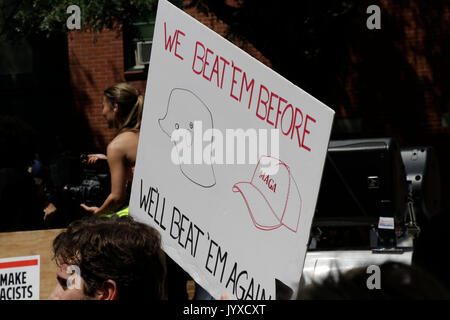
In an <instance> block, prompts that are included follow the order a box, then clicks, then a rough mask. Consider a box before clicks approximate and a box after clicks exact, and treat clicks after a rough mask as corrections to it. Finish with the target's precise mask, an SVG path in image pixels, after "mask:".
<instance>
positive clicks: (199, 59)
mask: <svg viewBox="0 0 450 320" xmlns="http://www.w3.org/2000/svg"><path fill="white" fill-rule="evenodd" d="M199 47H201V48H202V49H203V55H201V56H200V55H199V54H198V51H199V50H198V49H199ZM205 51H206V49H205V46H204V45H203V44H202V43H201V42H200V41H197V42H196V43H195V53H194V61H193V62H192V70H193V71H194V72H195V73H196V74H201V73H202V72H203V64H204V61H203V59H204V57H205ZM197 61H201V63H200V68H196V62H197Z"/></svg>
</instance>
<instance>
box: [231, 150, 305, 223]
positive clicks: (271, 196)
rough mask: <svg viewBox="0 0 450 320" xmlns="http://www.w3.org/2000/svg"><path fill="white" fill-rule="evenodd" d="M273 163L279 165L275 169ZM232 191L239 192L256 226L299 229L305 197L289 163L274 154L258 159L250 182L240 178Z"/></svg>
mask: <svg viewBox="0 0 450 320" xmlns="http://www.w3.org/2000/svg"><path fill="white" fill-rule="evenodd" d="M274 166H275V167H276V166H277V167H278V168H277V170H273V168H274ZM232 190H233V192H236V193H237V192H239V193H240V194H241V195H242V198H243V199H244V202H245V204H246V206H247V209H248V212H249V214H250V217H251V219H252V222H253V224H254V225H255V227H256V228H258V229H260V230H264V231H269V230H274V229H277V228H279V227H281V226H284V227H286V228H287V229H288V230H290V231H292V232H297V230H298V226H299V222H300V212H301V207H302V199H301V196H300V191H299V188H298V185H297V183H296V181H295V180H294V177H293V176H292V174H291V170H290V168H289V166H288V165H287V164H286V163H284V162H283V161H281V160H279V159H276V158H274V157H269V156H263V157H261V158H260V159H259V161H258V163H257V165H256V168H255V171H254V172H253V175H252V178H251V180H250V181H249V182H238V183H236V184H235V185H234V186H233V189H232Z"/></svg>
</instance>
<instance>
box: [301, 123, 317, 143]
mask: <svg viewBox="0 0 450 320" xmlns="http://www.w3.org/2000/svg"><path fill="white" fill-rule="evenodd" d="M308 120H311V121H312V122H314V123H315V122H316V119H314V118H312V117H310V116H309V114H307V115H306V119H305V126H304V127H303V138H302V147H303V148H305V149H306V150H308V151H311V149H310V148H308V147H307V146H306V145H305V135H306V134H309V133H311V132H310V131H309V130H307V129H306V126H307V125H308Z"/></svg>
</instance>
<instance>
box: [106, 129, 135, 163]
mask: <svg viewBox="0 0 450 320" xmlns="http://www.w3.org/2000/svg"><path fill="white" fill-rule="evenodd" d="M138 141H139V134H136V133H134V132H130V131H125V132H122V133H121V134H119V135H117V136H116V137H115V138H114V139H113V140H112V141H111V142H110V143H109V145H108V148H107V153H108V154H116V155H121V156H124V157H125V158H126V159H127V160H129V161H131V162H132V161H134V159H135V158H136V149H137V145H138Z"/></svg>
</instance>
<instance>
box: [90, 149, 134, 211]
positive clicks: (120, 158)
mask: <svg viewBox="0 0 450 320" xmlns="http://www.w3.org/2000/svg"><path fill="white" fill-rule="evenodd" d="M121 144H122V142H121V141H113V142H111V143H110V144H109V145H108V148H107V153H106V155H107V160H108V165H109V170H110V173H111V193H110V194H109V196H108V197H107V198H106V200H105V202H103V204H102V206H101V207H100V208H97V207H88V206H86V205H85V204H82V205H81V206H82V207H83V208H84V209H85V210H87V211H89V212H91V213H93V214H94V215H96V216H97V215H101V214H108V213H114V212H116V211H118V210H119V209H120V208H121V206H122V205H123V204H124V201H125V199H126V190H125V187H126V162H125V153H124V151H123V149H124V148H123V146H122V145H121Z"/></svg>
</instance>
